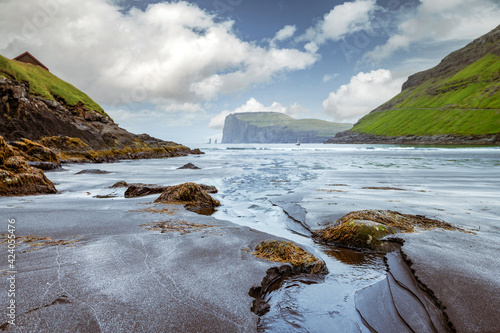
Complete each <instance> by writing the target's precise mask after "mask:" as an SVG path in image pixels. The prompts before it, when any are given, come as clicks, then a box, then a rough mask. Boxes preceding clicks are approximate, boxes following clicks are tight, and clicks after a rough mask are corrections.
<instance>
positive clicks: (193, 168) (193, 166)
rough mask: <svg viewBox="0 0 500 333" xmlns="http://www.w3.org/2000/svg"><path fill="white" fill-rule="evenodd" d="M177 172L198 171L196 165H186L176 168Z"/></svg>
mask: <svg viewBox="0 0 500 333" xmlns="http://www.w3.org/2000/svg"><path fill="white" fill-rule="evenodd" d="M177 169H178V170H180V169H192V170H197V169H200V168H198V167H197V166H196V165H194V164H193V163H188V164H184V165H183V166H181V167H180V168H177Z"/></svg>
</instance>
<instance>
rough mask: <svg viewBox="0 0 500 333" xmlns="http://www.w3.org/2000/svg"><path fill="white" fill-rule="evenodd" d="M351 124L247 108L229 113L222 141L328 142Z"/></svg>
mask: <svg viewBox="0 0 500 333" xmlns="http://www.w3.org/2000/svg"><path fill="white" fill-rule="evenodd" d="M351 127H352V125H351V124H340V123H332V122H329V121H325V120H319V119H294V118H292V117H290V116H287V115H285V114H283V113H279V112H243V113H236V114H231V115H229V116H227V117H226V120H225V123H224V130H223V137H222V143H295V142H297V140H298V141H300V142H303V143H314V142H324V141H325V140H326V139H328V138H329V137H331V136H333V135H335V134H336V133H337V132H339V131H344V130H346V129H349V128H351Z"/></svg>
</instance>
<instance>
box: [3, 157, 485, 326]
mask: <svg viewBox="0 0 500 333" xmlns="http://www.w3.org/2000/svg"><path fill="white" fill-rule="evenodd" d="M192 157H193V156H192ZM186 160H187V158H186ZM200 161H201V160H200ZM145 162H146V161H145ZM174 162H175V163H173V162H172V161H170V162H168V163H162V160H156V161H152V162H151V163H153V164H155V165H172V166H171V167H167V169H168V170H176V169H177V168H176V165H177V164H179V165H182V164H184V162H185V161H184V160H180V161H174ZM127 163H132V161H123V163H116V164H114V165H112V164H109V165H107V167H106V169H109V170H110V172H111V173H110V174H109V175H106V174H104V175H99V176H92V175H81V176H75V177H73V176H72V175H74V174H75V173H74V171H76V169H80V165H68V167H69V170H70V171H69V172H70V173H68V175H71V177H68V176H58V177H56V178H57V179H64V178H65V177H66V179H67V181H66V184H63V185H61V189H62V190H61V192H62V193H61V194H58V195H55V196H54V195H51V196H46V195H44V196H33V197H19V198H17V197H7V198H3V202H2V204H4V205H6V207H7V206H8V207H10V208H11V209H10V210H11V211H12V212H13V215H17V216H15V217H16V219H18V221H19V222H21V223H22V225H23V226H24V227H23V228H29V230H30V233H33V234H35V235H37V236H40V237H44V236H52V237H53V238H54V240H55V241H58V240H64V241H72V240H73V238H72V237H73V236H83V237H80V238H76V240H78V243H76V244H75V245H72V244H68V245H62V244H59V245H55V246H46V247H43V246H42V247H41V248H40V249H38V250H36V251H32V252H28V253H29V255H27V254H22V255H21V256H20V258H19V263H22V262H23V261H24V260H25V259H26V262H25V265H26V266H25V267H26V268H28V269H27V271H25V273H23V272H22V271H20V272H21V274H20V275H19V281H23V280H25V281H26V277H27V276H29V277H30V280H33V281H34V280H37V279H39V272H44V273H43V274H42V275H41V276H42V278H41V280H42V281H38V282H29V283H28V285H29V287H30V288H33V289H32V291H30V292H28V293H27V294H24V295H22V296H21V295H20V296H19V297H20V299H24V298H26V299H29V302H28V303H30V304H31V305H33V306H32V307H29V308H20V309H19V310H20V311H25V312H24V313H27V314H26V315H27V316H28V317H29V318H31V319H29V320H28V321H27V323H28V325H30V323H29V322H31V321H33V322H37V323H38V324H39V323H40V320H42V319H43V318H45V317H46V318H54V321H55V322H56V325H60V326H58V327H59V328H64V327H65V326H64V325H65V324H68V323H67V322H62V321H61V322H58V319H57V316H56V313H57V312H61V311H62V312H64V313H67V314H68V315H70V317H71V318H74V322H73V323H72V325H77V324H78V323H79V322H82V321H83V322H88V323H89V325H94V326H89V327H94V328H96V327H97V326H95V325H98V326H99V322H100V323H101V325H103V324H102V323H103V320H102V318H106V320H109V324H106V325H109V326H107V327H108V328H109V329H108V330H110V329H112V328H114V326H112V325H121V324H119V323H118V322H117V321H116V320H115V319H113V318H114V317H115V316H123V315H125V314H124V313H123V312H122V311H123V310H120V309H121V307H123V309H128V310H127V312H126V313H128V312H129V311H135V310H131V309H136V310H137V311H138V312H137V313H139V314H142V315H144V318H142V315H140V316H136V315H134V316H133V320H134V321H136V322H140V323H143V320H146V321H152V322H153V323H149V322H148V323H143V324H144V325H146V324H147V325H154V324H155V323H154V322H155V321H158V320H159V319H158V318H163V319H162V320H163V323H172V322H173V323H177V321H179V323H180V322H184V323H183V324H182V325H185V326H182V329H185V330H187V331H194V330H195V329H196V330H198V331H199V329H200V327H202V328H205V327H206V326H204V325H205V324H200V321H199V318H198V317H200V316H201V317H203V318H205V319H206V322H207V323H208V325H223V326H221V327H227V328H228V329H230V330H236V331H249V332H251V331H256V330H257V327H258V321H259V317H257V316H256V315H254V314H253V313H252V312H251V310H250V308H251V304H252V301H253V298H252V297H250V295H248V292H249V290H250V289H251V288H252V286H256V285H258V283H259V281H262V280H263V279H264V278H265V276H266V274H267V272H268V270H269V269H270V268H273V267H279V266H281V265H282V264H280V263H274V262H265V261H262V260H259V259H256V258H254V257H253V255H252V254H251V250H252V249H253V248H254V247H255V246H256V245H257V244H258V243H259V242H260V241H262V240H266V239H271V238H272V239H279V237H276V236H272V235H270V234H266V233H263V232H260V231H257V230H255V229H252V228H250V227H247V226H242V225H239V224H234V223H233V222H229V221H224V220H221V219H219V218H215V217H206V216H201V215H196V214H194V213H191V212H189V211H185V210H184V209H182V208H181V209H172V212H173V214H172V215H168V216H167V215H165V217H166V218H167V219H179V220H186V221H187V222H190V223H198V224H206V225H211V224H213V225H215V227H210V228H206V230H203V231H199V232H192V233H189V232H188V233H186V234H172V233H159V232H158V231H151V230H147V229H146V228H145V227H144V226H142V225H143V224H145V223H147V222H154V221H155V220H158V219H160V220H161V219H162V218H164V216H163V215H156V214H151V213H147V212H138V211H135V212H131V211H130V210H141V209H143V208H145V207H148V206H144V205H143V203H146V202H149V201H151V199H154V197H153V196H147V197H140V198H134V199H124V198H123V193H122V192H123V191H124V190H125V189H120V190H119V189H113V190H111V189H109V188H108V187H106V190H105V191H107V192H111V191H116V193H117V194H119V195H118V197H114V198H107V199H95V198H92V196H91V195H90V193H89V195H88V196H82V195H81V194H79V193H80V192H79V191H80V190H83V189H86V188H91V189H92V190H91V192H92V195H94V194H97V195H99V194H101V192H103V189H104V188H103V185H104V184H105V183H107V182H110V183H111V180H110V179H114V178H116V177H124V175H121V174H120V172H118V174H117V175H116V176H113V174H114V173H113V172H116V171H113V170H122V169H123V170H129V169H128V164H127ZM134 163H136V162H134ZM148 163H150V162H148ZM146 164H147V163H146ZM197 164H199V163H197ZM89 165H92V164H89ZM141 165H142V164H141ZM203 170H207V169H206V168H205V169H201V171H185V173H183V174H184V175H185V176H184V177H187V178H190V177H192V175H195V174H194V173H193V172H198V173H201V174H204V173H205V172H206V171H203ZM130 171H131V172H133V171H132V170H130ZM176 172H179V173H180V172H181V171H176ZM55 174H56V173H54V175H55ZM57 174H59V172H57ZM127 174H128V172H127ZM49 175H50V174H49ZM59 175H60V174H59ZM158 176H159V174H158V175H156V174H153V175H150V176H149V177H151V178H152V179H158ZM84 177H98V178H95V179H96V180H99V182H96V183H93V184H94V185H92V183H89V184H88V183H83V182H85V181H86V180H85V179H87V178H84ZM101 177H102V178H101ZM197 177H202V178H203V177H204V176H197ZM206 177H208V174H207V175H206ZM89 179H90V178H89ZM197 179H198V178H197ZM141 181H145V182H147V179H145V180H142V179H141ZM80 182H82V183H81V184H83V185H81V184H80ZM276 184H280V183H276ZM349 184H350V185H348V186H343V187H342V188H343V189H344V190H348V189H349V188H350V187H353V186H354V184H353V183H349ZM337 185H339V186H340V185H341V184H337ZM69 189H71V190H69ZM372 191H373V190H372ZM320 193H325V195H326V194H328V193H330V192H328V191H326V192H320ZM335 193H337V195H340V194H339V192H338V191H337V190H336V191H333V192H332V194H335ZM398 193H399V192H398ZM404 193H405V192H402V193H399V194H404ZM102 194H105V193H102ZM408 194H409V193H408ZM343 195H345V194H343ZM281 199H282V200H280V198H276V199H273V200H272V201H273V203H275V204H276V203H278V204H277V205H276V206H278V207H281V208H282V209H283V210H284V211H285V213H286V214H289V215H290V216H292V217H293V218H294V219H295V222H294V223H306V224H307V225H308V226H309V227H311V228H316V227H317V226H318V225H316V224H315V223H314V219H313V220H310V217H311V216H310V214H309V213H307V211H310V210H311V208H310V207H308V206H303V205H302V203H300V202H302V201H304V200H306V201H307V198H306V199H304V197H302V196H300V197H297V196H296V195H295V196H291V197H289V198H288V199H287V200H288V201H289V202H288V204H287V201H286V200H284V199H283V198H281ZM296 201H298V202H299V204H297V203H296ZM316 204H318V205H319V204H321V205H323V206H324V208H326V206H325V203H321V202H320V201H318V202H317V203H316ZM89 205H92V207H93V209H94V211H89V210H88V207H90V206H89ZM131 206H133V207H131ZM59 207H64V208H63V209H61V208H59ZM167 208H168V209H170V208H171V207H169V206H168V207H167ZM313 211H314V209H313ZM316 215H318V213H316ZM313 217H314V215H313ZM39 221H51V223H43V224H41V223H40V222H39ZM20 225H21V224H20ZM25 230H28V229H25ZM446 233H448V232H446ZM220 234H222V235H220ZM437 234H439V236H435V235H434V234H433V233H429V232H428V233H421V234H415V235H408V236H405V238H406V239H405V245H404V247H405V246H411V247H412V249H413V251H417V253H418V252H421V251H422V250H421V248H420V247H419V244H422V242H424V243H425V242H427V243H429V242H430V243H433V242H435V243H436V244H449V245H450V246H451V245H452V244H454V243H453V242H451V243H446V239H447V237H449V235H450V234H444V235H441V233H440V232H437ZM19 235H20V236H22V235H26V233H24V234H23V231H22V229H19ZM451 235H452V236H455V234H451ZM399 236H400V235H398V237H399ZM459 236H461V235H459ZM459 236H457V237H458V238H457V239H459V242H456V244H464V245H466V244H468V238H467V237H459ZM429 237H430V238H429ZM440 237H441V238H440ZM442 237H444V238H442ZM454 238H456V237H454ZM82 245H83V246H82ZM404 247H403V250H404ZM426 249H427V250H429V251H431V250H432V249H433V248H430V249H428V246H427V247H426ZM436 249H438V248H436ZM436 249H434V250H436ZM96 251H97V252H96ZM429 251H427V253H430V252H429ZM492 251H493V250H492ZM408 252H409V253H410V254H409V258H410V259H411V260H412V262H413V266H412V268H411V269H412V270H413V269H416V271H415V276H416V278H418V279H421V281H423V283H425V285H427V286H428V287H429V290H432V291H433V292H434V293H435V295H436V297H437V298H438V299H439V300H440V301H441V302H442V304H443V306H445V307H446V308H447V311H450V309H452V310H453V308H454V307H455V308H456V306H457V305H459V306H460V307H461V310H460V309H459V310H460V311H468V310H467V308H464V307H463V306H464V305H466V306H472V305H467V304H465V303H466V301H467V300H468V299H469V298H468V297H465V298H462V300H461V301H460V302H456V301H455V302H453V300H451V299H450V297H449V296H450V295H452V296H454V297H457V298H461V297H460V295H459V296H457V294H456V293H455V292H450V290H449V286H448V285H446V286H444V287H443V286H442V285H440V284H439V283H437V284H436V283H434V284H433V283H432V281H433V278H434V277H435V276H438V274H439V272H440V269H439V263H442V262H443V261H445V260H449V259H450V258H453V253H450V254H449V255H450V256H451V257H450V256H448V257H446V258H438V260H436V265H437V266H436V267H429V261H428V259H426V258H425V255H421V256H417V257H415V253H413V252H411V251H408ZM92 253H94V254H95V253H99V258H92V256H93V255H91V254H92ZM405 253H406V252H405ZM101 255H102V256H104V257H105V259H103V258H102V257H101ZM492 255H493V252H491V254H490V255H489V256H488V257H491V256H492ZM29 257H31V259H29V260H27V258H29ZM432 258H434V256H433V257H432ZM164 259H168V260H170V259H172V260H173V262H171V263H169V264H168V263H167V264H166V263H165V262H163V260H164ZM89 260H90V261H89ZM122 266H128V267H122ZM30 267H36V270H32V268H30ZM40 267H41V268H42V269H41V270H40ZM137 267H140V269H142V270H143V272H142V273H139V272H134V268H137ZM481 267H484V265H482V266H481ZM100 269H101V270H100ZM175 270H180V271H179V272H175V273H173V272H174V271H175ZM73 272H78V274H79V276H76V281H70V280H69V279H75V275H74V273H73ZM144 272H147V276H146V277H145V278H146V280H147V281H148V282H147V283H149V284H150V286H148V287H147V288H146V290H138V289H137V288H139V287H138V286H137V281H141V280H140V279H141V278H142V277H143V275H144ZM200 272H202V273H201V274H200ZM80 273H82V274H81V276H80ZM333 273H335V272H333ZM458 273H460V272H458ZM23 274H26V275H24V276H23ZM141 274H142V275H141ZM31 277H32V278H31ZM462 277H463V278H465V279H469V278H470V275H462ZM101 278H102V280H103V281H107V282H102V281H99V280H100V279H101ZM441 278H442V277H440V279H441ZM134 279H135V280H134ZM193 279H194V280H196V281H194V280H193ZM429 279H430V282H431V283H429ZM116 281H120V284H118V285H117V284H116ZM461 281H463V280H461ZM122 282H124V283H125V285H126V286H130V288H131V289H130V290H132V292H131V293H129V294H127V292H126V290H124V288H125V287H119V286H121V285H122ZM20 283H21V282H20ZM47 283H48V284H50V285H51V286H53V287H47V286H48V285H47ZM78 283H80V284H81V285H78ZM141 283H142V282H141ZM162 284H163V285H162ZM140 285H141V284H140ZM67 286H68V287H69V288H66V287H67ZM153 286H156V287H158V288H160V289H166V290H160V291H159V290H157V289H155V288H153ZM117 287H118V290H116V288H117ZM22 288H25V286H22ZM443 288H445V289H444V291H445V292H443ZM63 289H64V290H72V292H71V293H70V295H67V293H65V292H64V291H63ZM221 290H224V292H223V293H222V294H219V293H220V292H221ZM87 292H90V294H89V296H87V295H86V293H87ZM184 294H185V295H187V296H188V298H187V299H184V296H185V295H184ZM40 295H44V296H43V297H42V298H40ZM147 295H150V297H151V295H154V296H153V298H155V300H147V301H146V303H145V304H147V305H146V308H147V309H149V310H151V309H155V308H157V307H159V309H164V310H167V308H168V309H169V311H179V310H178V309H184V308H185V306H186V302H187V304H188V307H189V309H190V310H189V311H190V312H192V314H190V315H189V318H192V319H189V320H191V322H189V323H188V322H186V320H188V319H186V318H183V317H182V316H181V315H180V314H172V313H169V314H168V315H166V314H161V313H158V312H154V314H155V315H154V316H151V315H150V314H146V313H144V312H143V311H142V310H141V304H135V303H134V302H135V301H131V297H132V296H134V298H136V299H142V298H145V299H147V298H148V297H146V296H147ZM173 295H174V296H175V297H174V296H173ZM483 295H484V292H483ZM63 296H64V297H63ZM135 296H137V297H135ZM21 297H22V298H21ZM156 298H163V301H164V300H165V299H169V300H170V299H173V301H172V302H173V303H172V304H170V305H168V306H167V305H164V304H163V303H161V300H160V299H156ZM365 298H366V299H367V300H368V299H369V297H368V296H366V297H365ZM127 299H130V301H124V300H127ZM198 299H200V300H201V303H200V304H202V309H201V310H198V307H197V306H195V305H194V304H195V303H197V300H198ZM195 300H196V302H195ZM368 301H369V300H368ZM450 301H451V303H450ZM2 302H3V300H2ZM103 302H106V303H107V304H110V303H115V304H116V305H115V306H113V307H112V309H111V310H109V309H106V308H105V307H104V305H103V304H104V303H103ZM370 302H375V300H372V301H370ZM139 303H140V302H139ZM226 303H228V304H231V306H229V308H228V306H226V305H227V304H226ZM85 304H91V305H92V307H94V309H95V311H96V312H95V313H98V314H99V315H95V313H94V310H92V308H90V307H88V306H87V305H85ZM35 305H36V306H35ZM94 305H96V306H94ZM176 309H177V310H176ZM31 310H33V311H31ZM212 310H214V311H216V312H217V313H219V312H220V311H222V312H221V313H225V315H224V318H222V317H220V316H219V317H217V316H214V315H212V314H211V313H212V312H211V311H212ZM490 310H491V311H494V310H493V309H490ZM30 311H31V312H30ZM460 311H458V312H457V311H455V312H456V313H459V312H460ZM482 311H484V309H482ZM76 312H81V313H82V314H81V316H80V317H74V316H75V313H76ZM20 313H21V312H20ZM36 313H39V314H36ZM93 313H94V315H93ZM447 313H448V312H447ZM101 315H102V316H101ZM92 316H93V317H92ZM103 316H104V317H103ZM125 316H128V315H125ZM453 316H454V314H453V311H452V312H450V319H451V322H452V323H454V324H455V323H456V319H455V320H454V318H456V317H453ZM455 316H456V314H455ZM28 317H26V318H28ZM229 317H230V318H232V319H231V320H229V321H228V320H227V318H229ZM20 318H21V317H20ZM92 318H98V319H99V320H98V321H97V319H96V320H94V319H92ZM122 318H123V317H122ZM175 318H177V319H175ZM21 319H22V318H21ZM169 320H173V321H169ZM189 320H188V321H189ZM2 323H3V322H2ZM19 324H20V325H22V321H20V322H19ZM31 324H33V323H31ZM38 324H37V325H38ZM191 324H192V326H189V325H191ZM463 324H464V323H460V322H459V325H458V326H457V325H456V327H459V328H460V327H461V326H460V325H463ZM472 324H473V322H471V325H472ZM123 325H129V323H128V322H127V323H125V324H123ZM130 325H131V324H130ZM174 325H177V324H174ZM197 325H202V326H200V327H198V326H197ZM224 325H225V326H224ZM493 325H494V323H493ZM26 327H30V326H26ZM36 327H38V326H36ZM116 327H122V326H116ZM123 327H125V326H123ZM127 327H128V328H131V329H132V328H133V327H132V326H127ZM150 327H153V326H150ZM155 327H156V328H155V329H157V328H158V327H157V326H155ZM175 327H181V326H175ZM189 327H191V328H189ZM213 327H217V326H213ZM493 327H494V326H493ZM153 328H154V327H153ZM458 331H460V330H458Z"/></svg>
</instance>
